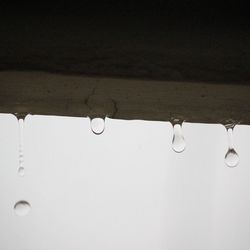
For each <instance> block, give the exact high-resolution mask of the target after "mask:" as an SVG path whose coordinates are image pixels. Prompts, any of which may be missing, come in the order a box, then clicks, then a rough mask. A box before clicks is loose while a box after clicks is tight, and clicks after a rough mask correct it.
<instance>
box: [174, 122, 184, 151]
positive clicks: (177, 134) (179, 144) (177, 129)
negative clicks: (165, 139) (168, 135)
mask: <svg viewBox="0 0 250 250" xmlns="http://www.w3.org/2000/svg"><path fill="white" fill-rule="evenodd" d="M172 148H173V150H174V151H175V152H176V153H181V152H183V151H184V150H185V148H186V142H185V139H184V136H183V134H182V126H181V124H179V123H177V124H174V125H173V140H172Z"/></svg>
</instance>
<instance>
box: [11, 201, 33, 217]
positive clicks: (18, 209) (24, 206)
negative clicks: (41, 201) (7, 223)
mask: <svg viewBox="0 0 250 250" xmlns="http://www.w3.org/2000/svg"><path fill="white" fill-rule="evenodd" d="M30 209H31V206H30V204H29V203H28V202H27V201H18V202H17V203H16V204H15V206H14V210H15V213H16V215H18V216H26V215H27V214H28V213H29V212H30Z"/></svg>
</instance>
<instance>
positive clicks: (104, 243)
mask: <svg viewBox="0 0 250 250" xmlns="http://www.w3.org/2000/svg"><path fill="white" fill-rule="evenodd" d="M172 132H173V130H172V125H171V124H170V123H168V122H150V121H122V120H112V119H106V129H105V131H104V133H103V134H101V135H95V134H93V133H92V132H91V129H90V122H89V119H87V118H69V117H45V116H27V117H26V119H25V131H24V167H25V175H24V177H20V176H19V175H18V174H17V169H18V143H19V142H18V123H17V120H16V118H15V117H14V116H12V115H0V250H83V249H84V250H88V249H91V250H97V249H98V250H172V249H176V250H177V249H178V250H184V249H185V250H195V249H197V250H204V249H208V250H210V249H211V250H215V249H216V250H243V249H244V250H249V249H250V154H249V142H250V127H249V126H242V125H241V126H236V127H235V129H234V144H235V148H236V150H237V152H238V154H239V156H240V163H239V166H238V167H236V168H234V169H231V168H228V167H226V165H225V163H224V156H225V153H226V151H227V134H226V130H225V129H224V127H223V126H221V125H205V124H190V123H184V124H183V133H184V136H185V140H186V144H187V146H186V150H185V151H184V152H183V153H180V154H178V153H175V152H174V151H173V150H172V148H171V141H172ZM19 200H26V201H28V202H29V203H30V204H31V207H32V208H31V211H30V213H29V214H28V215H27V216H25V217H19V216H17V215H16V213H15V211H14V209H13V207H14V205H15V203H16V202H17V201H19Z"/></svg>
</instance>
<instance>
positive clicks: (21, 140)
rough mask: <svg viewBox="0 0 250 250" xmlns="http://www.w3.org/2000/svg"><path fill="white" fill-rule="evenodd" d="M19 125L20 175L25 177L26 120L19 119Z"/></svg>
mask: <svg viewBox="0 0 250 250" xmlns="http://www.w3.org/2000/svg"><path fill="white" fill-rule="evenodd" d="M18 124H19V168H18V174H19V175H20V176H24V150H23V148H24V120H23V119H21V118H20V119H18Z"/></svg>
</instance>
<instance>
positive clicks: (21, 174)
mask: <svg viewBox="0 0 250 250" xmlns="http://www.w3.org/2000/svg"><path fill="white" fill-rule="evenodd" d="M18 174H19V175H20V176H22V177H23V176H24V167H20V168H19V169H18Z"/></svg>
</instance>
